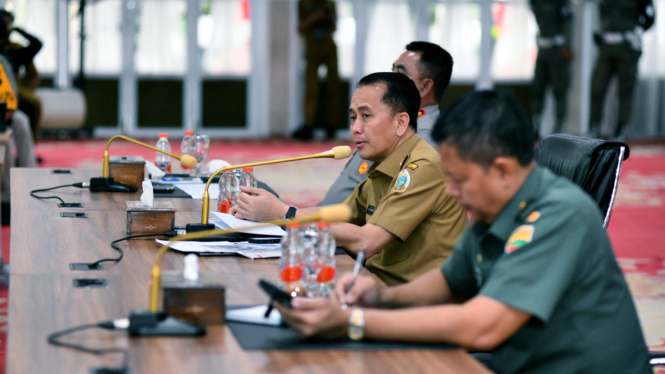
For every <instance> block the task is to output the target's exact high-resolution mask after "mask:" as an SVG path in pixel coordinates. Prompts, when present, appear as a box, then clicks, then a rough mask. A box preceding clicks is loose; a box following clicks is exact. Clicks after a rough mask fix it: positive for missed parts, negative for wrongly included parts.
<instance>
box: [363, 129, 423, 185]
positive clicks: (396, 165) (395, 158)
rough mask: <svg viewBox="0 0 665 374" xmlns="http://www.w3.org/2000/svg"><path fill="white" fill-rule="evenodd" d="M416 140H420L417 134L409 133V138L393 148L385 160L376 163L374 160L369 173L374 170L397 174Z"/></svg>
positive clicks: (392, 174)
mask: <svg viewBox="0 0 665 374" xmlns="http://www.w3.org/2000/svg"><path fill="white" fill-rule="evenodd" d="M418 140H420V138H419V137H418V135H416V134H413V135H411V137H409V139H407V140H406V141H405V142H404V143H402V145H400V146H399V147H397V149H396V150H394V151H393V153H391V154H390V155H389V156H388V157H387V158H386V159H385V160H383V161H382V162H380V163H378V164H377V163H376V162H375V163H374V164H373V165H372V166H371V167H370V170H369V173H371V172H373V171H374V170H376V171H379V172H381V173H383V174H385V175H387V176H390V177H395V176H396V175H397V174H399V171H400V170H402V165H404V162H405V161H406V160H407V158H408V157H409V154H410V152H411V151H412V150H413V148H415V147H416V143H418ZM369 173H368V175H369Z"/></svg>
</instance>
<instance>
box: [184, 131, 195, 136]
mask: <svg viewBox="0 0 665 374" xmlns="http://www.w3.org/2000/svg"><path fill="white" fill-rule="evenodd" d="M185 135H194V131H192V130H187V131H185Z"/></svg>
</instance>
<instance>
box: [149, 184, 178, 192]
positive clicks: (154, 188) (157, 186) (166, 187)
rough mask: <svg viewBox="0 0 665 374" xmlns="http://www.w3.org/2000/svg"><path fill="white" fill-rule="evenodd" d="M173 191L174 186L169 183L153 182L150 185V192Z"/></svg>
mask: <svg viewBox="0 0 665 374" xmlns="http://www.w3.org/2000/svg"><path fill="white" fill-rule="evenodd" d="M173 191H175V186H172V185H169V184H155V185H153V186H152V192H154V193H173Z"/></svg>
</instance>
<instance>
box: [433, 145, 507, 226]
mask: <svg viewBox="0 0 665 374" xmlns="http://www.w3.org/2000/svg"><path fill="white" fill-rule="evenodd" d="M439 153H441V168H442V169H443V171H444V172H445V173H446V174H447V175H448V184H447V186H446V193H448V194H449V195H450V196H452V197H454V198H455V199H457V201H458V202H459V203H460V205H462V207H464V209H466V210H467V211H469V212H470V213H471V215H472V216H473V218H474V219H475V220H476V221H481V222H487V223H491V222H493V221H494V219H495V218H496V216H497V215H498V214H499V213H500V212H501V209H503V206H504V205H505V203H506V202H507V201H504V200H505V198H503V197H502V196H501V194H500V185H501V181H500V179H498V175H497V171H496V170H495V169H494V168H493V167H492V166H490V167H489V168H488V169H485V168H484V167H483V166H481V165H479V164H476V163H475V162H472V161H465V160H463V159H461V158H460V156H459V153H458V152H457V148H456V147H455V146H454V145H450V144H445V143H442V144H440V145H439Z"/></svg>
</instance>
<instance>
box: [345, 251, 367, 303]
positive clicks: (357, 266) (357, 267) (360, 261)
mask: <svg viewBox="0 0 665 374" xmlns="http://www.w3.org/2000/svg"><path fill="white" fill-rule="evenodd" d="M363 261H365V250H363V249H361V250H360V251H359V252H358V255H357V256H356V264H355V265H354V267H353V274H352V275H351V277H352V279H351V283H349V285H348V287H346V289H345V290H344V296H345V297H344V302H343V303H342V309H346V308H348V304H347V302H346V295H347V294H348V293H349V291H351V289H352V288H353V285H354V284H355V282H356V278H358V274H359V273H360V268H361V267H363Z"/></svg>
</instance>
